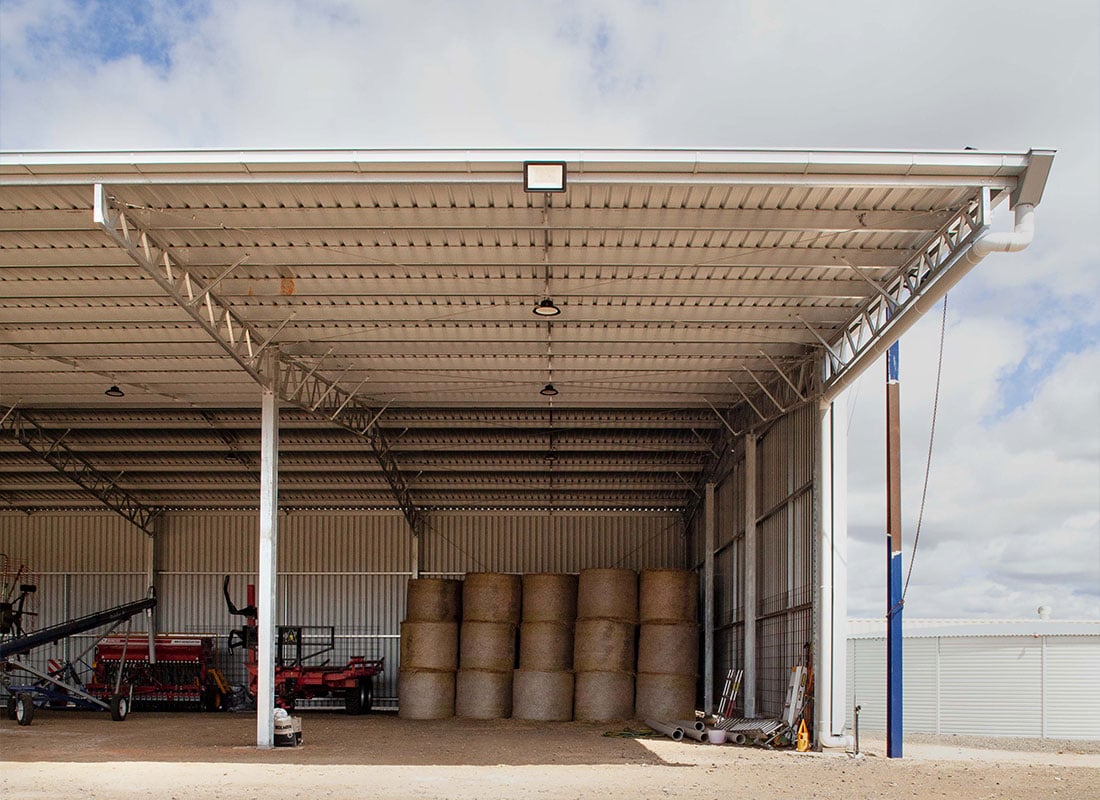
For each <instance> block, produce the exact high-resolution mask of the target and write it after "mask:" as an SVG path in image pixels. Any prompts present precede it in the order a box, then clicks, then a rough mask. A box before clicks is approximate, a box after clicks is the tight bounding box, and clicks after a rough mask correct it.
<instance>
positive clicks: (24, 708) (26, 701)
mask: <svg viewBox="0 0 1100 800" xmlns="http://www.w3.org/2000/svg"><path fill="white" fill-rule="evenodd" d="M32 719H34V699H33V698H32V697H31V696H30V695H29V694H26V693H23V692H21V693H19V694H17V695H16V696H15V721H16V722H18V723H19V724H20V725H30V724H31V720H32Z"/></svg>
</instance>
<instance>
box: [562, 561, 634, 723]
mask: <svg viewBox="0 0 1100 800" xmlns="http://www.w3.org/2000/svg"><path fill="white" fill-rule="evenodd" d="M637 622H638V576H637V574H636V573H635V572H634V570H630V569H586V570H582V571H581V574H580V581H579V583H578V589H577V625H576V631H575V635H574V640H573V642H574V644H573V669H574V670H575V671H576V675H575V677H576V686H575V691H574V696H573V715H574V717H575V718H576V719H578V720H582V721H586V722H607V721H611V720H621V719H630V718H631V717H632V716H633V715H634V628H635V625H636V624H637Z"/></svg>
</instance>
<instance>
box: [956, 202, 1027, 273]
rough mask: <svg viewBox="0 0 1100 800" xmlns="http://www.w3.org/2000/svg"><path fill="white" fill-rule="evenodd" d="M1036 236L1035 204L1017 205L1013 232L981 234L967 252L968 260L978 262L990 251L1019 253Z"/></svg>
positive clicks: (973, 262)
mask: <svg viewBox="0 0 1100 800" xmlns="http://www.w3.org/2000/svg"><path fill="white" fill-rule="evenodd" d="M1034 238H1035V206H1033V205H1031V204H1030V203H1019V204H1017V206H1016V225H1015V226H1014V227H1013V229H1012V232H1011V233H986V234H985V235H984V236H979V237H978V239H977V240H976V241H975V242H974V244H973V246H971V248H970V251H969V252H968V253H967V254H966V260H967V261H969V262H970V263H972V264H977V263H978V262H979V261H981V260H982V259H983V258H985V257H986V256H987V255H989V254H990V253H1018V252H1020V251H1021V250H1023V249H1024V248H1025V247H1027V246H1028V245H1029V244H1031V241H1032V239H1034Z"/></svg>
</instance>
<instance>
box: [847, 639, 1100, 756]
mask: <svg viewBox="0 0 1100 800" xmlns="http://www.w3.org/2000/svg"><path fill="white" fill-rule="evenodd" d="M903 647H904V654H903V658H904V663H905V674H904V687H903V693H904V724H905V731H906V732H907V733H943V734H969V735H981V736H1025V737H1030V738H1042V737H1049V738H1062V739H1100V694H1098V693H1097V692H1096V691H1095V687H1094V683H1095V681H1094V680H1093V677H1092V676H1093V675H1094V674H1095V672H1096V664H1097V663H1098V662H1100V636H1043V635H1037V636H970V637H964V636H959V637H939V636H935V637H931V636H929V637H907V638H906V639H905V640H904V643H903ZM848 701H849V709H853V708H854V707H855V705H856V704H859V705H860V706H861V707H862V708H861V710H860V715H859V724H860V728H861V729H864V730H873V731H882V730H885V729H886V641H885V639H881V638H877V639H876V638H866V639H864V638H860V639H849V640H848ZM851 713H852V712H851V711H849V715H851ZM848 723H849V725H851V724H852V718H851V716H849V720H848Z"/></svg>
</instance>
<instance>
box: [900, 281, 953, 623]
mask: <svg viewBox="0 0 1100 800" xmlns="http://www.w3.org/2000/svg"><path fill="white" fill-rule="evenodd" d="M946 335H947V295H944V296H943V313H942V315H941V317H940V352H939V356H938V358H937V360H936V389H935V391H934V392H933V394H932V425H931V427H930V428H929V431H928V456H927V458H926V459H925V462H924V486H923V488H922V489H921V493H920V512H919V513H918V514H917V531H916V533H915V534H914V535H913V552H912V553H911V554H910V556H909V569H908V570H907V571H906V573H905V585H904V586H903V587H902V590H901V601H902V602H903V603H904V602H905V594H906V592H908V591H909V578H911V577H912V575H913V562H914V561H916V560H917V543H918V542H920V529H921V525H922V524H923V523H924V504H925V501H926V500H927V499H928V476H929V475H930V474H931V472H932V443H933V441H935V438H936V416H937V412H938V410H939V405H940V376H941V375H942V374H943V342H944V339H945V338H946Z"/></svg>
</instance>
